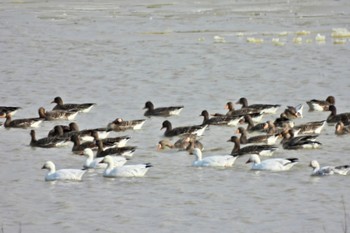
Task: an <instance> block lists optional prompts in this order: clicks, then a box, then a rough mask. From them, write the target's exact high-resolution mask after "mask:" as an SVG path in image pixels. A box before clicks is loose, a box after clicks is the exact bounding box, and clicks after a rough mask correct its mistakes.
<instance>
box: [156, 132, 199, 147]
mask: <svg viewBox="0 0 350 233" xmlns="http://www.w3.org/2000/svg"><path fill="white" fill-rule="evenodd" d="M166 148H171V149H173V148H177V149H180V150H187V151H190V150H191V149H193V148H199V149H201V150H203V144H202V143H201V142H200V141H198V140H197V139H196V135H193V134H189V135H185V136H183V137H181V138H180V139H178V140H177V141H176V142H175V143H174V144H173V143H172V142H170V140H169V139H167V138H166V139H163V140H160V141H159V142H158V145H157V150H164V149H166Z"/></svg>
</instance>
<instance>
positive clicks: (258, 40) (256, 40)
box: [247, 37, 264, 44]
mask: <svg viewBox="0 0 350 233" xmlns="http://www.w3.org/2000/svg"><path fill="white" fill-rule="evenodd" d="M247 42H249V43H255V44H259V43H263V42H264V39H261V38H254V37H248V38H247Z"/></svg>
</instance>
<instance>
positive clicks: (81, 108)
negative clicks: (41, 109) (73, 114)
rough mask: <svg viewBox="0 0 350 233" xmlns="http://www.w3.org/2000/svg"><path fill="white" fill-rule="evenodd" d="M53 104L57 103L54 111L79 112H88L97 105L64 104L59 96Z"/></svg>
mask: <svg viewBox="0 0 350 233" xmlns="http://www.w3.org/2000/svg"><path fill="white" fill-rule="evenodd" d="M51 103H56V106H55V107H53V109H52V110H64V111H70V110H73V111H79V112H88V111H90V109H91V108H92V107H93V106H94V105H95V103H83V104H64V103H63V100H62V98H61V97H59V96H57V97H55V99H54V100H53V101H52V102H51Z"/></svg>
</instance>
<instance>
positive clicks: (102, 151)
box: [96, 140, 136, 158]
mask: <svg viewBox="0 0 350 233" xmlns="http://www.w3.org/2000/svg"><path fill="white" fill-rule="evenodd" d="M96 145H97V154H96V157H97V158H99V157H105V156H106V155H114V154H116V155H121V156H124V157H127V158H129V157H132V156H133V154H134V152H135V150H136V146H123V147H112V148H104V147H103V143H102V141H101V140H98V141H96Z"/></svg>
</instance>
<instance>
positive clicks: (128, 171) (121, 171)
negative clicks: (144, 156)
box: [102, 155, 152, 177]
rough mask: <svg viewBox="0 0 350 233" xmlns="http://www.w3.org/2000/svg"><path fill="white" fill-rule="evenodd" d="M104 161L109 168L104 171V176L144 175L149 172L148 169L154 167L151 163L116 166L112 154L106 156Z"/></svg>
mask: <svg viewBox="0 0 350 233" xmlns="http://www.w3.org/2000/svg"><path fill="white" fill-rule="evenodd" d="M102 162H103V163H107V168H106V169H105V170H104V172H103V176H104V177H142V176H144V175H145V174H146V173H147V171H148V169H149V168H150V167H152V165H151V164H149V163H147V164H135V165H125V166H122V167H116V166H115V164H114V160H113V158H112V156H110V155H107V156H106V157H104V159H103V160H102Z"/></svg>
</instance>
